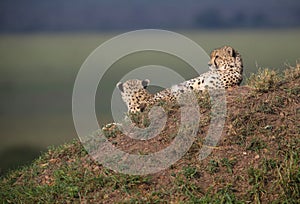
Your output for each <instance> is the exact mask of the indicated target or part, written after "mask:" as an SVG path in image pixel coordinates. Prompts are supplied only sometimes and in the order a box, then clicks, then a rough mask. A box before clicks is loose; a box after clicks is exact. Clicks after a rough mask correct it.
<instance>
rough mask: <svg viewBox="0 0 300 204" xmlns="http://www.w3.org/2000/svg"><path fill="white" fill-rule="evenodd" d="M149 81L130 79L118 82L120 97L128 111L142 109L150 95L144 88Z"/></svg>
mask: <svg viewBox="0 0 300 204" xmlns="http://www.w3.org/2000/svg"><path fill="white" fill-rule="evenodd" d="M149 83H150V80H149V79H145V80H139V79H131V80H128V81H126V82H124V83H122V82H119V83H118V84H117V87H118V89H119V90H120V92H121V96H122V99H123V101H124V102H125V103H126V106H127V108H128V112H130V113H136V112H143V111H144V109H145V107H146V104H147V101H148V100H149V98H150V97H151V94H150V93H149V92H148V91H147V90H146V88H147V87H148V86H149Z"/></svg>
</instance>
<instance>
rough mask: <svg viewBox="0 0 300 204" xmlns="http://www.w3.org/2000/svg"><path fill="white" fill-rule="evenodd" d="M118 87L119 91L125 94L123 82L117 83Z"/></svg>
mask: <svg viewBox="0 0 300 204" xmlns="http://www.w3.org/2000/svg"><path fill="white" fill-rule="evenodd" d="M117 87H118V89H119V90H120V91H121V92H122V93H123V92H124V89H123V83H122V82H119V83H117Z"/></svg>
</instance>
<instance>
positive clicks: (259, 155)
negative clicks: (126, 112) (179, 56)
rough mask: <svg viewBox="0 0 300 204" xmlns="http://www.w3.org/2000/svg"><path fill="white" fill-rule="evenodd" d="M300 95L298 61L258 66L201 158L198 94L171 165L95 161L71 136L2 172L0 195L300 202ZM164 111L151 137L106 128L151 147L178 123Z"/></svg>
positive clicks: (133, 144) (134, 147) (203, 124)
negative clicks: (125, 166)
mask: <svg viewBox="0 0 300 204" xmlns="http://www.w3.org/2000/svg"><path fill="white" fill-rule="evenodd" d="M299 96H300V64H298V65H297V66H296V67H291V68H288V69H286V70H285V72H284V73H281V74H279V73H277V72H275V71H273V70H269V69H264V70H260V71H259V73H258V74H257V75H253V76H251V77H250V78H249V80H248V86H243V87H238V88H235V89H233V90H230V91H228V93H227V116H226V122H225V126H224V130H223V136H222V138H221V140H220V141H219V143H218V146H217V147H209V148H212V153H211V154H210V155H209V157H207V158H206V159H204V160H198V154H199V150H200V149H201V147H202V146H203V143H204V137H205V135H206V132H207V130H208V126H209V122H210V110H209V109H210V104H209V100H207V98H205V97H204V98H203V97H200V98H199V102H200V108H201V109H200V110H201V114H202V115H201V121H200V129H199V131H198V133H197V139H196V141H195V142H194V143H193V145H192V147H191V148H190V149H189V151H188V152H187V153H186V154H185V155H184V157H183V158H181V159H180V160H179V161H178V162H177V163H175V164H174V165H172V166H171V167H170V168H168V169H166V170H163V171H161V172H158V173H155V174H151V175H145V176H132V175H125V174H120V173H116V172H113V171H111V170H109V169H107V168H105V167H103V166H102V165H98V164H97V163H95V162H94V161H93V160H92V159H91V158H90V156H89V155H88V154H87V153H86V151H85V150H84V148H83V147H82V145H81V144H80V142H79V141H74V142H73V143H70V144H65V145H63V146H60V147H58V148H50V149H49V151H48V152H46V153H44V154H43V155H42V156H41V157H40V158H38V159H37V160H36V161H34V162H33V163H32V164H31V165H30V166H25V167H23V168H21V169H19V170H16V171H12V172H10V173H9V174H7V175H6V176H5V177H2V178H1V180H0V202H1V203H114V202H117V203H169V202H173V203H181V202H182V203H184V202H189V203H269V202H273V203H299V202H300V168H299V167H300V124H299V118H300V97H299ZM168 116H169V119H168V124H167V128H166V129H164V130H163V131H162V133H161V134H160V135H159V136H157V137H156V138H153V139H150V140H149V141H135V140H132V139H128V138H126V137H124V135H122V133H121V132H120V131H118V130H116V129H114V128H112V129H108V130H107V131H106V135H107V136H108V138H109V140H110V141H111V142H112V144H114V145H115V146H117V147H118V148H121V149H122V148H126V150H127V151H128V152H131V153H140V154H147V153H149V152H155V151H157V150H160V149H163V148H165V147H166V146H168V145H169V144H170V142H171V141H172V139H173V138H174V134H175V133H176V131H177V128H176V124H177V122H178V110H177V107H171V108H169V109H168ZM138 121H140V120H138ZM143 121H147V120H143ZM147 123H148V122H146V124H144V125H145V126H147Z"/></svg>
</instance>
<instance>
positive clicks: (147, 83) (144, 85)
mask: <svg viewBox="0 0 300 204" xmlns="http://www.w3.org/2000/svg"><path fill="white" fill-rule="evenodd" d="M149 84H150V80H149V79H144V80H143V81H142V86H143V87H144V89H146V88H147V87H148V86H149Z"/></svg>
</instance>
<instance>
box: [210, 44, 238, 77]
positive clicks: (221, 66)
mask: <svg viewBox="0 0 300 204" xmlns="http://www.w3.org/2000/svg"><path fill="white" fill-rule="evenodd" d="M208 65H209V68H210V69H211V70H216V71H220V72H227V71H230V72H238V73H240V74H242V72H243V62H242V58H241V55H240V54H239V53H238V52H237V51H236V50H235V49H233V48H232V47H230V46H223V47H220V48H217V49H215V50H213V51H212V52H211V54H210V61H209V63H208Z"/></svg>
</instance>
